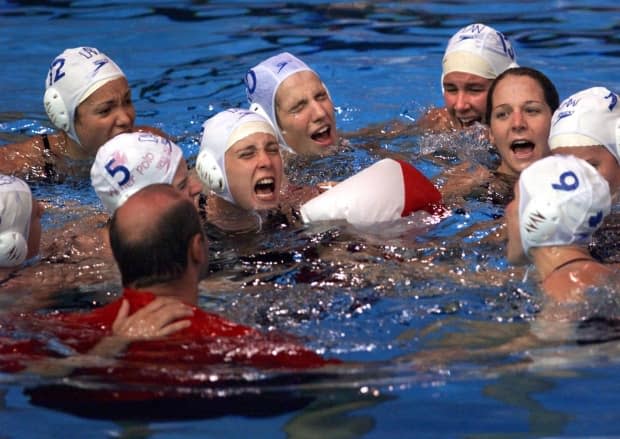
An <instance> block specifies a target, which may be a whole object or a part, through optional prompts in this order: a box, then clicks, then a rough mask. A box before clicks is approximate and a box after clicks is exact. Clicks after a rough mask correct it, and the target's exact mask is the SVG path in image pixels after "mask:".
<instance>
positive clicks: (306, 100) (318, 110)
mask: <svg viewBox="0 0 620 439" xmlns="http://www.w3.org/2000/svg"><path fill="white" fill-rule="evenodd" d="M275 104H276V118H277V122H278V126H279V128H280V130H281V131H282V136H283V137H284V140H285V141H286V143H287V144H288V145H289V146H290V147H291V148H293V150H295V152H297V153H298V154H310V155H316V154H319V155H320V154H325V153H326V152H330V149H329V148H330V147H332V146H334V145H336V142H337V136H338V134H337V132H336V122H335V116H334V105H333V103H332V101H331V99H330V97H329V94H328V93H327V90H326V89H325V86H324V85H323V83H322V82H321V80H320V79H319V78H318V77H317V76H316V75H315V74H314V73H312V72H309V71H303V72H298V73H295V74H293V75H291V76H289V77H288V78H286V79H285V80H284V82H282V84H280V87H279V88H278V91H277V92H276V98H275Z"/></svg>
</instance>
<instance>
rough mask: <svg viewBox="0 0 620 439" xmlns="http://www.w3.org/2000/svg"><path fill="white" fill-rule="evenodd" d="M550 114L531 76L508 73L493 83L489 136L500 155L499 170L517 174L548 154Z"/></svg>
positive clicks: (549, 109)
mask: <svg viewBox="0 0 620 439" xmlns="http://www.w3.org/2000/svg"><path fill="white" fill-rule="evenodd" d="M551 116H552V112H551V108H549V106H548V105H547V103H546V101H545V96H544V92H543V89H542V88H541V87H540V85H539V84H538V82H536V81H535V80H534V79H532V78H530V77H528V76H515V75H508V76H505V77H503V78H502V79H501V80H500V82H499V83H497V84H496V85H495V90H494V93H493V108H492V109H491V120H490V121H489V126H490V133H489V137H490V140H491V142H492V143H493V144H494V145H495V147H496V148H497V150H498V152H499V154H500V155H501V157H502V163H501V165H500V167H499V169H498V170H499V171H500V172H503V173H505V174H509V175H513V176H517V175H519V174H520V173H521V171H522V170H524V169H525V168H527V167H528V166H529V165H530V164H532V163H533V162H535V161H536V160H538V159H540V158H543V157H546V156H547V155H549V153H550V152H549V144H548V138H549V128H550V126H551Z"/></svg>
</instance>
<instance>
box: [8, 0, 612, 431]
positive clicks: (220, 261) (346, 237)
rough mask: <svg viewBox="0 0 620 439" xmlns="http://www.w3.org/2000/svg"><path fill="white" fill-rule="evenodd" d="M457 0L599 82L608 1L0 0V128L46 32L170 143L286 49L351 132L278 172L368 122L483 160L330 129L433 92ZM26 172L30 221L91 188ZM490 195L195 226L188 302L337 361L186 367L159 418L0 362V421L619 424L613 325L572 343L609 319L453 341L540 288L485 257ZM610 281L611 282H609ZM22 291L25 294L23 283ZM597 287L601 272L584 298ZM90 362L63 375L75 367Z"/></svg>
mask: <svg viewBox="0 0 620 439" xmlns="http://www.w3.org/2000/svg"><path fill="white" fill-rule="evenodd" d="M475 21H478V22H483V23H487V24H490V25H492V26H494V27H496V28H498V29H500V30H502V31H503V32H504V33H506V34H507V35H508V36H509V38H510V39H511V41H512V42H513V45H514V46H515V49H516V51H517V58H518V61H519V63H520V64H521V65H528V66H532V67H535V68H537V69H539V70H542V71H543V72H544V73H546V74H547V75H548V76H549V77H550V78H551V79H552V80H553V81H554V83H555V84H556V86H557V88H558V90H559V92H560V96H561V97H566V96H568V95H569V94H571V93H573V92H576V91H577V90H580V89H582V88H586V87H590V86H594V85H604V86H606V87H608V88H610V89H612V90H615V91H619V90H620V75H619V74H618V72H619V71H620V70H619V69H620V37H619V35H620V6H618V5H617V2H616V1H604V0H600V1H588V2H586V1H553V2H548V1H521V2H512V1H510V2H497V3H494V4H490V3H488V2H476V1H445V2H442V1H436V2H418V1H400V2H390V1H377V2H327V1H300V2H277V1H252V2H250V1H191V2H190V1H174V2H173V1H154V2H146V1H145V2H141V1H133V2H127V3H115V2H103V1H98V0H92V1H86V0H85V1H74V2H72V1H52V2H33V1H23V2H20V1H10V2H7V1H5V2H0V42H2V44H1V45H0V53H2V55H1V56H0V60H1V63H2V65H3V68H2V73H1V74H0V78H1V79H2V82H1V85H0V90H1V93H0V103H1V104H0V144H5V143H10V142H12V141H17V140H19V139H22V138H24V137H25V136H29V135H32V134H35V133H40V132H44V131H48V130H50V124H49V122H48V121H47V118H46V117H45V113H44V110H43V105H42V95H43V88H44V83H43V79H44V77H45V74H46V72H47V66H48V64H49V62H50V61H51V60H52V59H53V58H54V56H56V55H57V54H58V53H60V52H61V51H62V50H63V49H64V48H66V47H75V46H80V45H88V46H94V47H98V48H99V49H101V50H102V51H104V52H106V53H107V54H108V55H110V56H111V57H112V58H113V59H114V60H115V61H116V62H117V63H118V64H119V65H120V66H121V67H122V68H123V70H124V71H125V73H126V75H127V77H128V78H129V80H130V85H131V87H132V90H133V97H134V101H135V105H136V109H137V111H138V123H140V124H145V125H155V126H159V127H161V128H162V129H163V130H164V131H165V132H167V133H169V134H170V135H172V136H174V137H175V138H176V139H177V141H178V143H179V145H181V146H182V147H183V149H184V151H185V155H186V157H188V158H189V159H191V158H192V157H194V156H195V154H196V152H197V148H198V143H197V139H198V136H199V132H200V125H201V124H202V122H203V121H204V120H205V119H206V118H208V117H209V116H211V115H213V114H215V113H216V112H217V111H220V110H222V109H225V108H228V107H232V106H245V105H246V104H245V96H244V90H243V87H242V78H243V75H244V73H245V71H246V70H247V69H248V67H250V66H253V65H255V64H256V63H258V62H259V61H261V60H262V59H263V58H266V57H267V56H270V55H273V54H275V53H277V52H279V51H283V50H287V51H290V52H292V53H294V54H296V55H298V56H300V57H301V58H302V59H303V60H304V61H306V62H307V63H308V64H309V65H310V66H312V67H313V68H314V69H315V70H317V71H318V72H319V73H320V74H321V76H322V77H323V79H324V81H325V82H326V84H327V85H328V87H329V89H330V93H331V95H332V97H333V99H334V101H335V104H336V105H337V110H338V116H337V117H338V125H339V128H340V130H341V131H342V132H343V134H344V135H345V136H346V137H349V140H350V141H351V147H349V148H347V149H346V150H344V151H343V152H342V153H340V154H339V155H338V156H334V157H329V158H325V159H322V160H320V161H319V162H318V163H317V164H314V165H313V167H312V170H311V171H312V172H310V171H309V169H308V166H305V164H304V163H297V164H295V165H293V167H292V172H293V173H294V176H295V178H296V179H297V180H298V181H302V182H308V183H312V182H316V181H323V180H329V179H334V180H342V179H343V178H345V177H347V176H349V175H351V174H352V173H354V172H356V171H358V170H360V169H362V168H363V167H365V166H367V165H369V164H370V163H372V162H374V161H375V160H377V158H378V157H379V155H378V154H377V153H376V152H373V149H368V148H367V147H366V146H367V145H364V144H367V143H370V146H372V147H374V148H379V149H385V150H389V151H391V152H395V153H399V154H401V155H402V156H403V157H405V158H407V159H408V160H410V161H411V162H412V163H414V164H415V165H416V167H418V168H419V169H420V170H422V171H423V172H424V173H425V174H426V175H428V176H434V175H436V174H437V173H438V172H439V171H440V170H441V169H442V167H443V166H444V165H445V163H442V162H441V161H429V160H427V159H425V158H422V157H421V156H422V154H423V153H424V152H428V150H429V148H430V149H435V148H446V149H448V150H451V151H452V152H454V154H456V152H457V151H458V150H459V148H464V147H465V146H467V148H469V149H470V151H469V152H468V154H470V155H471V156H473V157H474V158H476V159H479V160H481V161H482V160H484V157H483V155H484V154H483V153H482V150H481V149H480V147H479V145H476V144H475V142H472V141H471V139H467V138H463V137H459V136H452V137H450V136H448V137H445V136H444V137H442V136H437V137H434V138H430V139H429V138H418V137H398V138H391V139H382V138H381V137H373V138H360V137H359V136H357V135H355V134H350V135H347V133H355V132H356V131H358V130H360V129H362V128H365V127H367V126H369V125H375V124H383V123H388V122H389V121H393V120H395V119H398V120H401V121H403V122H405V121H407V120H408V119H411V118H413V119H415V118H417V117H418V115H419V113H420V111H422V110H423V109H425V108H428V107H429V106H433V105H441V90H440V86H439V76H440V63H441V56H442V53H443V50H444V47H445V44H446V42H447V40H448V38H449V37H450V36H451V35H452V33H454V32H455V31H456V30H457V29H459V28H460V27H462V26H464V25H466V24H469V23H471V22H475ZM477 147H478V149H477ZM34 190H35V192H36V194H37V195H38V196H39V197H40V198H42V199H44V200H45V201H47V202H48V203H50V204H51V205H52V206H54V205H56V206H59V207H65V209H49V210H48V214H47V215H46V217H45V226H46V228H51V227H54V226H56V225H58V224H63V223H64V222H66V221H70V220H71V219H72V218H74V217H78V218H79V214H80V211H79V210H78V211H76V210H75V209H74V208H73V207H72V206H75V204H73V203H74V202H75V203H80V204H85V205H87V206H90V207H92V208H98V207H99V205H98V203H97V201H96V198H95V196H94V193H93V192H92V191H91V190H90V188H89V186H88V184H87V182H79V181H77V182H76V181H69V182H66V183H64V184H61V185H58V186H55V187H50V186H46V185H42V184H41V185H35V187H34ZM502 213H503V211H502V208H501V207H500V206H495V205H489V204H487V203H483V202H478V201H469V202H468V203H467V204H466V205H465V206H463V208H462V209H459V210H457V211H454V212H453V214H452V215H451V216H450V217H449V218H446V219H445V220H444V221H442V222H441V223H440V224H437V225H436V226H433V227H430V228H429V229H427V230H423V231H416V232H413V231H411V230H410V229H406V230H405V231H404V232H402V233H389V231H383V233H379V231H376V230H375V231H360V230H355V229H351V228H347V227H341V226H336V225H334V226H333V227H331V226H330V227H327V226H321V227H318V226H317V227H309V228H292V229H290V228H289V229H283V230H273V231H272V232H271V233H264V234H260V235H257V236H255V237H244V238H243V239H242V240H240V239H237V238H235V237H219V240H216V241H215V242H212V251H213V254H212V261H211V272H212V273H211V277H210V279H209V280H208V281H206V282H205V283H204V288H203V293H202V296H201V306H203V307H204V308H205V309H209V310H213V311H217V312H219V313H222V314H224V315H226V316H228V317H230V318H232V319H234V320H237V321H240V322H243V323H247V324H251V325H254V326H256V327H259V328H261V329H264V330H270V329H273V330H281V331H286V332H289V333H292V334H296V335H298V336H300V337H301V338H302V339H303V340H304V342H305V343H306V344H307V345H308V346H310V347H312V348H313V349H316V350H317V351H318V352H321V353H323V354H325V355H327V356H329V357H338V358H341V359H343V360H345V361H350V362H355V363H356V367H349V368H343V370H342V371H340V372H335V373H333V374H330V375H327V376H321V377H314V376H312V375H311V374H298V375H295V374H283V376H276V377H258V378H256V379H253V380H249V381H247V382H246V383H245V384H243V385H241V386H239V387H238V388H236V389H235V391H236V392H237V399H234V398H232V397H231V392H230V390H231V389H230V388H227V387H226V386H223V387H218V386H213V384H212V383H206V384H205V386H204V388H197V389H193V390H192V391H196V392H199V391H202V390H209V389H213V388H215V389H216V390H219V391H221V393H220V395H221V396H219V397H218V396H217V395H216V396H215V397H213V398H211V399H209V400H208V401H200V400H198V401H197V402H196V403H195V405H194V406H193V407H191V410H190V407H186V408H185V409H186V410H187V412H191V414H192V416H191V417H189V418H186V417H184V416H182V411H183V410H184V408H178V407H176V408H174V409H175V410H176V412H174V413H175V415H174V416H171V417H172V419H168V420H166V421H161V420H156V419H149V416H148V413H149V410H145V413H147V415H146V416H145V417H144V418H143V419H140V420H136V419H133V420H126V419H122V418H123V416H122V413H119V412H120V411H121V410H120V409H119V410H118V411H116V412H114V410H112V412H111V413H108V414H106V413H103V412H100V413H96V415H97V416H92V415H93V414H92V413H91V416H86V415H84V414H74V413H72V412H71V411H70V410H64V409H62V407H59V406H58V405H56V406H55V407H54V406H52V407H47V406H45V405H42V404H37V403H35V402H33V399H31V398H32V393H31V391H32V389H35V390H36V389H37V388H38V387H39V386H41V385H44V384H49V383H48V382H46V381H45V380H42V379H39V378H38V377H20V376H10V375H0V437H1V438H39V437H123V438H134V437H140V438H144V437H149V438H203V437H218V438H219V437H291V438H306V437H308V438H310V437H325V438H328V437H338V438H344V437H368V438H375V437H376V438H386V437H485V438H486V437H496V438H503V437H506V438H507V437H578V436H589V437H592V436H597V437H610V436H617V435H620V426H618V424H619V422H618V421H619V419H620V417H619V415H618V413H619V412H620V384H619V380H618V379H617V376H618V374H619V373H620V366H619V365H618V361H617V358H618V351H619V348H620V345H619V344H618V343H617V342H615V341H613V340H612V341H608V342H605V343H603V342H600V343H584V342H583V339H584V338H587V337H589V338H590V339H593V340H594V341H601V340H604V339H608V338H612V339H613V338H614V336H613V335H614V334H609V333H603V334H601V333H593V334H590V333H588V332H587V331H582V333H580V335H579V337H580V339H581V340H582V342H581V343H579V342H577V341H576V339H575V338H574V337H567V338H565V339H561V340H558V341H557V342H555V343H551V344H550V345H542V344H541V345H539V346H535V347H534V348H529V349H523V348H519V347H515V348H514V349H513V350H511V351H509V352H503V353H493V354H488V355H484V356H474V355H472V354H471V352H474V351H476V350H477V349H478V350H479V349H481V348H486V347H490V346H496V345H499V344H501V343H502V342H505V341H509V340H513V339H515V338H516V337H518V336H520V335H522V334H524V333H527V331H529V325H530V323H532V322H534V321H535V320H536V316H537V313H538V312H539V310H540V306H541V300H540V299H541V298H540V292H539V291H538V290H537V288H536V286H535V285H534V284H533V283H531V282H525V283H523V282H522V277H523V270H522V269H515V268H513V267H510V266H509V265H508V264H507V263H506V261H505V259H504V257H503V246H502V245H501V243H498V242H497V241H493V240H489V239H485V238H487V237H488V236H489V235H490V234H491V233H492V232H493V231H494V230H495V229H496V227H497V219H498V218H499V217H501V215H502ZM81 269H82V270H86V268H84V267H82V268H81ZM116 287H117V286H115V285H110V284H109V283H106V284H103V285H101V287H100V288H97V287H96V286H95V287H89V288H83V289H81V290H80V289H78V290H77V291H75V290H73V291H66V292H64V293H63V294H62V295H60V296H59V298H57V299H55V300H54V303H53V304H51V305H50V303H48V302H45V303H41V308H48V307H60V308H70V307H75V306H78V305H86V304H88V303H90V302H95V301H98V302H101V301H104V300H105V299H106V297H107V296H106V293H108V292H111V293H112V294H114V293H116V292H117V291H118V288H116ZM616 288H617V287H616V286H615V285H611V286H610V289H611V290H612V293H613V290H614V289H616ZM0 294H1V291H0ZM24 294H33V295H36V287H34V288H33V291H27V292H25V293H24ZM10 300H13V299H10ZM10 300H9V299H3V300H2V303H4V302H7V301H9V302H10ZM615 302H616V300H614V298H613V297H608V296H607V292H606V291H603V292H601V297H600V298H599V300H598V301H595V302H594V304H593V305H592V306H593V307H597V306H598V307H600V308H603V307H613V306H616V305H617V304H616V303H615ZM10 305H11V304H10V303H9V304H7V305H6V306H7V307H8V306H10ZM609 331H612V328H610V329H609ZM616 338H617V337H616ZM197 371H200V367H199V365H197ZM299 377H301V378H302V380H301V383H300V381H298V380H297V378H299ZM269 378H274V379H273V380H271V379H269ZM89 379H90V380H89ZM92 380H93V379H92V378H89V377H84V378H82V379H81V381H77V382H73V383H72V382H69V383H67V382H64V384H68V385H70V386H71V385H74V386H78V387H79V386H86V385H94V386H96V385H97V382H96V380H95V381H92ZM199 387H200V386H199ZM190 392H191V391H190ZM231 401H232V403H231ZM152 409H153V408H152ZM168 409H170V410H171V411H173V408H172V407H170V408H168ZM153 410H154V409H153ZM260 410H264V412H265V413H262V412H260ZM261 413H262V414H261Z"/></svg>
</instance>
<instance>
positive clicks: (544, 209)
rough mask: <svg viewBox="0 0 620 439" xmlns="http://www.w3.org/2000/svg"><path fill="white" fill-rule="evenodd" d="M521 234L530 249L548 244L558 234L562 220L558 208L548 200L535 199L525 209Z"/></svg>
mask: <svg viewBox="0 0 620 439" xmlns="http://www.w3.org/2000/svg"><path fill="white" fill-rule="evenodd" d="M521 215H522V217H521V218H522V220H521V221H522V224H523V225H522V228H521V232H522V233H525V234H526V235H527V241H528V242H529V245H530V247H531V246H532V245H533V244H534V245H535V244H544V243H546V242H548V241H549V240H550V239H551V238H552V237H553V236H554V234H555V233H556V230H557V228H558V224H559V222H560V218H561V212H560V210H559V209H558V206H557V205H555V204H552V203H550V202H549V201H547V200H541V199H534V200H532V201H531V202H530V203H528V205H527V206H526V207H525V209H523V212H522V214H521Z"/></svg>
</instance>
